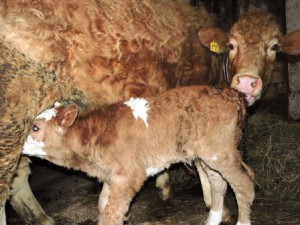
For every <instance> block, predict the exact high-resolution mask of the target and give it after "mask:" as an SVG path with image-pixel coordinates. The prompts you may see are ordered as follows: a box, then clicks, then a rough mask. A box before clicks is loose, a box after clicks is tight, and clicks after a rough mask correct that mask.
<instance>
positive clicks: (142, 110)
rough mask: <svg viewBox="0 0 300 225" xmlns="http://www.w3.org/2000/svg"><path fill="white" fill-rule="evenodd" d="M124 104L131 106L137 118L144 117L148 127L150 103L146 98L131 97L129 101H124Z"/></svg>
mask: <svg viewBox="0 0 300 225" xmlns="http://www.w3.org/2000/svg"><path fill="white" fill-rule="evenodd" d="M124 104H125V105H127V106H128V107H130V108H131V110H132V113H133V116H134V118H135V119H138V118H140V119H142V120H143V121H144V123H145V125H146V127H148V122H147V118H148V110H149V105H148V102H147V100H146V99H143V98H130V99H129V100H128V101H126V102H124Z"/></svg>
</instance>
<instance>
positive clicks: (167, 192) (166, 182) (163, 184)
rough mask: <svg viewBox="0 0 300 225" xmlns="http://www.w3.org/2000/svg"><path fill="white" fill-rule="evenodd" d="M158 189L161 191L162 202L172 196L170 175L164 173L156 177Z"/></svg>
mask: <svg viewBox="0 0 300 225" xmlns="http://www.w3.org/2000/svg"><path fill="white" fill-rule="evenodd" d="M156 187H157V188H158V190H159V191H160V194H159V195H160V197H161V198H162V200H164V201H166V200H168V199H169V198H170V196H171V186H170V177H169V173H168V172H167V171H166V172H163V173H162V174H159V175H158V176H157V177H156Z"/></svg>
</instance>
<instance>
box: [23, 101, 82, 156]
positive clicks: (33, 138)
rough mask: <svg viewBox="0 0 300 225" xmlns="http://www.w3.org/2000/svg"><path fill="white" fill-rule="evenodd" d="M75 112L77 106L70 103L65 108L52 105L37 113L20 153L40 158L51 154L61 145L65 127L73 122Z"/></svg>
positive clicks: (75, 115)
mask: <svg viewBox="0 0 300 225" xmlns="http://www.w3.org/2000/svg"><path fill="white" fill-rule="evenodd" d="M77 113H78V109H77V107H76V106H75V105H71V106H69V107H66V108H57V107H54V108H51V109H47V110H45V111H44V112H42V113H41V114H39V115H38V116H37V117H36V119H35V121H34V123H33V125H32V127H31V130H30V133H29V135H28V137H27V139H26V141H25V143H24V146H23V150H22V153H23V154H26V155H30V156H37V157H41V158H44V157H46V156H49V155H50V156H51V155H52V152H53V154H54V150H55V149H56V148H59V147H60V146H61V143H62V137H63V135H64V133H65V132H66V129H67V128H68V127H70V126H71V125H72V124H73V123H74V121H75V118H76V117H77ZM50 150H51V151H50ZM55 154H56V153H55ZM52 156H53V155H52Z"/></svg>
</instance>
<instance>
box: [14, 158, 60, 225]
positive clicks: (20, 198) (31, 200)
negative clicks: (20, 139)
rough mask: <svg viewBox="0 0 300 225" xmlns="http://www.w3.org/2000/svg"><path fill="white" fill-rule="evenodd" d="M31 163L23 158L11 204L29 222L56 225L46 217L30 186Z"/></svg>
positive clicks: (15, 180) (15, 181)
mask: <svg viewBox="0 0 300 225" xmlns="http://www.w3.org/2000/svg"><path fill="white" fill-rule="evenodd" d="M29 163H30V159H29V158H28V157H25V156H23V157H21V160H20V163H19V166H18V169H17V176H16V177H15V178H14V180H13V183H12V189H11V198H10V204H11V205H12V207H13V208H14V210H16V212H17V213H18V214H19V215H21V216H22V217H23V218H24V219H25V220H27V221H35V222H36V223H38V224H41V225H53V224H55V222H54V220H53V219H52V218H51V217H49V216H47V215H46V213H45V212H44V210H43V209H42V207H41V206H40V204H39V203H38V201H37V200H36V198H35V197H34V195H33V193H32V191H31V188H30V186H29V183H28V177H29V175H30V167H29Z"/></svg>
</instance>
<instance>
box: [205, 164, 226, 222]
mask: <svg viewBox="0 0 300 225" xmlns="http://www.w3.org/2000/svg"><path fill="white" fill-rule="evenodd" d="M202 168H203V169H204V170H205V172H206V175H205V177H207V178H208V180H209V184H210V190H211V206H210V211H209V217H208V219H207V221H206V225H219V224H220V223H221V222H222V213H223V205H224V195H225V192H226V189H227V182H226V181H225V180H224V179H223V178H222V176H221V175H220V174H219V173H218V172H216V171H214V170H211V169H210V168H209V167H207V166H206V165H205V164H204V163H202Z"/></svg>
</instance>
